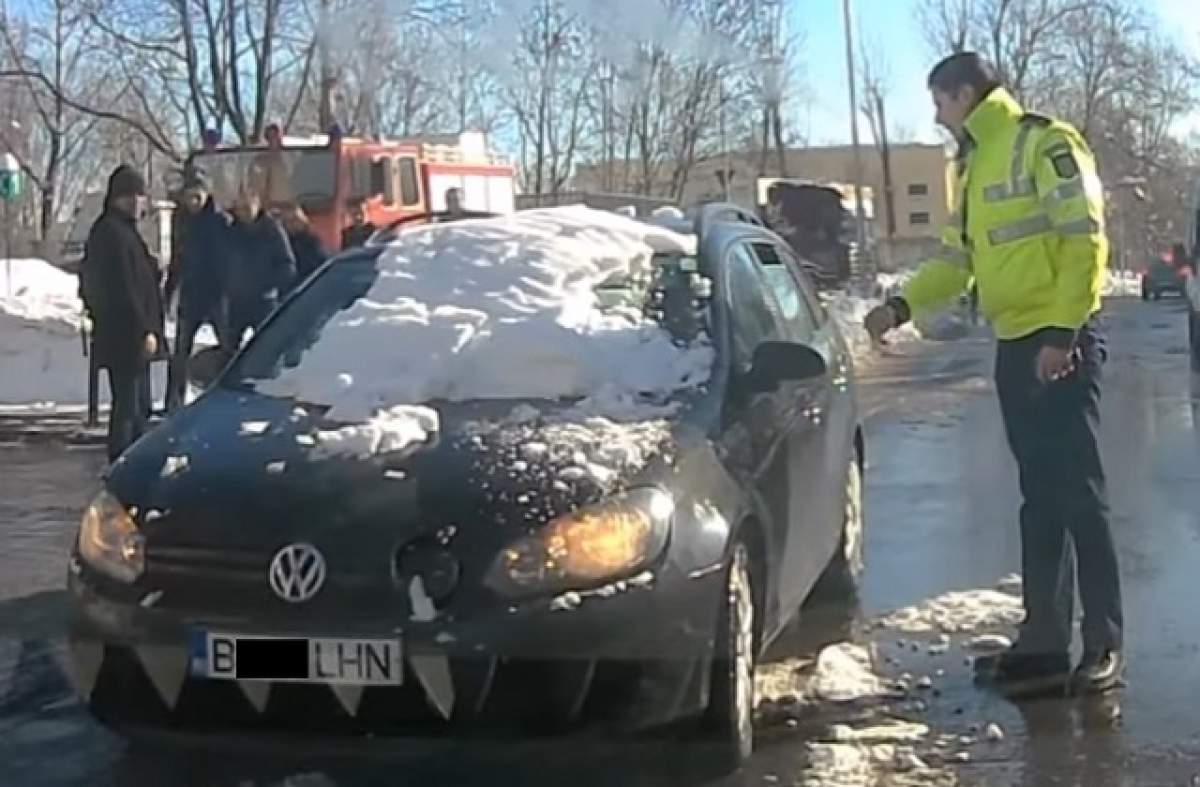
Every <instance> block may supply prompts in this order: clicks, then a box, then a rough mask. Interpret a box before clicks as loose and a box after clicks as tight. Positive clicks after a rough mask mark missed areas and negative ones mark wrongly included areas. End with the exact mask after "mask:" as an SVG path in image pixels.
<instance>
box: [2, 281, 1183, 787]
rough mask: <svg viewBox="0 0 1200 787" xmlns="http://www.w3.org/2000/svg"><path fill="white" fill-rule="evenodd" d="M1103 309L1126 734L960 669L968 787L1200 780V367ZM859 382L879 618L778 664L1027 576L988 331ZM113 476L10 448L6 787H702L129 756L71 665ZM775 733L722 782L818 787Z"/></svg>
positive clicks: (560, 762) (796, 747) (256, 756)
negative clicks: (975, 738)
mask: <svg viewBox="0 0 1200 787" xmlns="http://www.w3.org/2000/svg"><path fill="white" fill-rule="evenodd" d="M1107 313H1108V322H1109V333H1110V352H1111V358H1110V362H1109V364H1108V367H1107V369H1106V373H1107V380H1106V385H1105V400H1104V409H1103V418H1104V431H1103V440H1104V454H1105V459H1106V462H1107V465H1108V471H1109V478H1110V495H1111V499H1112V505H1113V516H1114V527H1115V530H1116V535H1117V540H1118V547H1119V550H1120V556H1121V560H1122V572H1123V576H1124V581H1125V594H1126V607H1127V610H1126V615H1127V619H1128V621H1129V630H1128V650H1129V656H1130V660H1131V663H1130V669H1129V682H1130V687H1129V688H1128V689H1127V690H1126V691H1125V692H1124V693H1123V694H1122V696H1121V697H1120V708H1121V713H1122V718H1121V721H1120V723H1113V722H1112V720H1111V713H1112V705H1111V704H1095V703H1088V704H1084V703H1081V702H1078V701H1068V700H1042V701H1037V702H1027V703H1023V704H1020V705H1016V704H1013V703H1011V702H1008V701H1006V700H1004V699H1002V698H1000V697H998V696H995V695H992V694H989V693H986V692H983V691H981V690H979V689H976V688H974V687H973V686H972V685H971V683H970V675H969V668H968V667H967V666H966V665H965V664H964V663H963V661H962V660H961V654H958V655H957V656H954V657H949V656H948V657H946V659H945V660H944V664H942V665H943V666H944V667H945V668H946V670H947V674H946V676H945V678H944V679H942V680H941V681H940V683H939V689H940V691H941V695H940V696H939V697H937V698H936V699H933V700H931V702H930V703H929V709H928V712H927V714H926V716H925V718H924V721H925V722H926V723H928V724H929V725H930V726H931V727H933V728H934V730H935V731H951V732H956V733H957V732H960V731H965V730H966V729H967V728H968V725H970V724H978V723H981V722H982V721H984V720H986V721H995V722H998V723H999V724H1001V725H1002V726H1003V728H1004V729H1005V730H1006V732H1007V738H1006V740H1005V741H1004V742H1003V743H1001V744H997V745H995V746H991V747H988V748H986V749H984V750H981V751H979V753H978V754H977V755H976V756H974V757H973V758H972V760H971V762H969V763H967V764H965V765H960V766H957V767H956V770H955V771H954V775H955V776H956V778H957V780H958V782H959V783H962V784H981V785H1053V784H1079V785H1088V786H1089V787H1107V786H1108V785H1126V784H1130V785H1134V784H1136V785H1189V784H1192V783H1193V782H1192V779H1193V776H1194V775H1195V774H1197V773H1200V707H1197V703H1196V701H1195V699H1194V697H1195V691H1194V688H1195V687H1196V686H1197V685H1200V658H1197V655H1198V651H1200V620H1198V616H1197V615H1196V613H1195V612H1194V609H1195V604H1194V601H1193V599H1194V597H1195V596H1194V590H1195V587H1196V583H1195V579H1194V578H1195V577H1196V575H1197V569H1196V567H1197V566H1200V483H1197V482H1198V481H1200V379H1198V378H1196V377H1193V375H1192V374H1191V372H1190V371H1189V368H1188V361H1187V354H1186V328H1185V313H1184V312H1183V311H1182V305H1181V304H1178V303H1174V302H1163V303H1157V304H1144V303H1141V302H1139V301H1133V300H1119V301H1113V302H1110V303H1109V305H1108V308H1107ZM862 377H863V389H862V400H863V405H864V408H865V410H866V412H867V416H868V418H867V434H868V463H869V468H868V474H867V487H866V490H867V501H866V502H867V506H868V509H867V510H868V521H867V526H868V538H867V559H868V573H867V576H866V581H865V585H864V587H863V592H862V599H861V609H859V610H857V611H856V613H857V614H856V616H853V617H850V616H847V615H846V614H845V613H846V611H845V610H837V609H814V610H807V611H806V613H805V615H806V621H807V624H808V625H807V626H806V627H804V628H802V629H799V630H797V631H796V632H793V634H792V636H789V637H788V638H787V641H786V642H784V643H781V644H780V645H779V646H778V647H776V648H775V658H777V659H783V660H787V659H800V658H803V657H805V656H807V655H809V654H811V653H812V651H813V650H814V649H815V648H816V647H818V646H819V644H821V643H823V642H829V641H834V640H837V639H841V638H844V637H846V636H851V637H855V638H859V639H864V638H873V639H874V640H875V641H876V642H877V644H878V645H879V647H880V648H881V649H882V648H889V647H892V646H893V645H894V644H895V643H894V641H891V640H894V636H893V635H889V634H881V633H879V632H875V633H873V634H871V633H866V632H865V630H864V629H863V628H862V627H860V626H858V625H856V620H862V619H869V618H872V617H874V616H876V615H878V614H880V613H882V612H886V611H888V610H891V609H894V608H896V607H899V606H904V605H907V604H912V603H917V602H920V601H922V600H924V599H927V598H929V597H932V596H936V595H938V594H940V593H943V592H945V591H948V590H956V589H969V588H978V587H991V586H993V585H994V584H995V582H996V580H997V578H999V577H1000V576H1002V575H1004V574H1007V573H1009V572H1011V571H1015V570H1017V569H1018V567H1019V566H1018V541H1017V528H1016V524H1015V523H1016V512H1017V501H1016V499H1015V497H1014V495H1015V490H1016V471H1015V467H1014V466H1013V465H1012V462H1011V460H1010V459H1009V456H1008V453H1007V448H1006V446H1005V444H1004V437H1003V431H1002V427H1001V423H1000V418H999V413H998V408H997V406H996V402H995V399H994V393H993V391H992V386H991V342H990V341H989V339H988V338H987V337H986V336H985V335H984V333H983V332H982V331H981V332H978V333H976V334H975V335H973V336H971V337H969V338H967V339H964V340H961V341H956V342H948V343H931V342H930V343H920V344H913V345H902V346H898V347H897V348H895V349H892V350H888V351H887V352H886V354H885V355H882V356H881V357H878V358H876V359H875V360H874V362H873V363H872V364H871V367H870V369H869V370H866V371H864V373H863V375H862ZM3 440H4V437H3V433H2V431H0V443H2V441H3ZM101 468H102V451H101V450H100V449H98V448H81V447H64V446H62V445H61V444H39V443H33V444H28V445H22V446H17V445H12V444H4V445H0V787H8V785H75V784H81V785H82V784H87V785H109V784H111V785H122V786H125V785H128V786H130V787H132V786H133V785H138V786H139V787H146V786H149V785H174V784H189V785H190V784H195V785H238V787H242V786H243V785H244V786H245V787H260V786H262V785H285V784H286V785H295V786H297V787H299V786H300V785H304V786H305V787H308V786H309V785H314V786H315V785H339V787H341V786H344V785H359V784H371V785H374V784H388V785H410V784H412V785H415V784H422V785H428V784H480V785H482V784H489V785H495V784H529V785H532V784H561V783H563V782H564V781H567V780H570V782H571V783H572V784H574V785H580V786H582V785H584V784H589V785H590V784H597V785H601V784H603V785H609V784H612V785H616V784H621V785H640V784H645V785H674V784H697V783H705V782H704V781H703V780H702V779H701V778H700V777H698V776H694V775H688V773H687V768H686V767H685V766H686V765H687V762H688V759H689V755H688V752H687V751H686V750H685V749H682V748H680V747H677V746H675V745H673V744H670V743H663V742H649V743H645V744H640V745H634V744H628V743H623V744H617V743H612V744H603V745H602V744H594V745H593V744H589V745H586V746H584V745H570V746H563V745H558V746H551V747H547V746H545V745H536V746H529V747H512V746H499V745H497V746H489V747H481V746H478V745H452V744H451V745H445V744H437V745H434V744H432V743H430V742H427V741H403V742H397V741H370V742H365V743H359V742H354V743H342V742H338V743H330V742H319V743H318V742H311V741H305V742H303V743H301V742H298V741H295V740H283V741H273V740H270V739H262V738H254V739H247V738H241V737H238V736H227V737H218V738H213V737H208V738H204V739H199V740H197V739H193V738H185V739H182V740H180V739H175V738H170V739H166V740H164V739H160V738H154V739H149V740H137V741H134V742H133V743H130V742H127V741H125V740H124V739H122V738H119V737H117V736H115V735H113V734H112V733H109V732H107V731H106V730H104V729H103V728H101V727H99V726H98V725H96V724H94V723H93V722H91V721H90V719H89V718H88V717H87V716H86V714H84V713H83V711H82V710H81V708H80V706H79V705H78V703H77V702H76V701H75V700H74V698H73V696H72V694H71V691H70V688H69V684H68V683H67V681H66V678H65V676H64V674H63V672H62V669H61V667H60V665H61V664H62V663H63V661H62V647H63V646H62V638H61V630H62V620H63V604H64V594H63V591H62V588H63V585H64V576H65V568H64V556H65V554H66V552H67V548H68V544H69V541H70V539H71V537H72V535H73V532H74V528H75V522H76V521H77V518H78V513H79V511H80V509H81V508H82V506H83V505H84V503H85V502H86V500H87V498H88V497H90V495H91V494H92V492H93V491H94V489H95V486H96V483H97V478H98V475H99V473H100V470H101ZM911 658H912V659H917V658H918V657H917V656H912V657H911ZM920 658H927V657H925V656H924V654H922V655H921V657H920ZM917 666H918V665H914V669H916V668H917ZM919 666H923V667H924V668H929V665H928V664H924V665H919ZM901 668H903V667H899V668H897V669H901ZM762 738H763V740H762V742H761V744H760V746H759V750H758V752H757V753H756V755H755V759H754V761H753V763H752V764H751V765H750V766H749V767H748V768H746V769H745V770H744V771H743V772H741V773H739V774H737V775H735V776H733V777H729V778H727V779H724V780H721V781H719V782H708V783H712V784H720V785H729V786H732V785H761V784H784V785H788V784H803V783H804V778H805V777H804V765H805V762H804V759H805V756H804V746H803V745H802V744H803V732H802V731H794V732H791V731H788V730H778V729H767V730H764V734H763V735H762ZM881 783H884V784H892V783H896V784H900V783H906V782H902V781H891V779H890V777H889V778H888V779H886V780H885V781H883V782H881ZM1196 783H1197V784H1200V781H1197V782H1196Z"/></svg>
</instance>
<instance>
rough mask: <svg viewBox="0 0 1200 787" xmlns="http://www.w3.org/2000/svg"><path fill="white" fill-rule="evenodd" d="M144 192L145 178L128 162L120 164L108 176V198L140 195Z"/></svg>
mask: <svg viewBox="0 0 1200 787" xmlns="http://www.w3.org/2000/svg"><path fill="white" fill-rule="evenodd" d="M145 193H146V179H145V178H143V177H142V176H141V175H140V174H138V171H137V170H135V169H134V168H133V167H131V166H129V165H128V164H122V165H121V166H119V167H117V168H116V169H114V170H113V173H112V175H110V176H109V177H108V199H109V200H114V199H118V198H119V197H141V196H143V195H145Z"/></svg>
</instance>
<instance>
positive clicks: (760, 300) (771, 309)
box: [725, 243, 786, 369]
mask: <svg viewBox="0 0 1200 787" xmlns="http://www.w3.org/2000/svg"><path fill="white" fill-rule="evenodd" d="M725 266H726V277H727V278H726V280H727V282H728V285H727V286H728V288H729V305H730V308H731V310H732V316H731V322H732V324H733V345H734V346H733V360H734V364H735V365H736V366H738V368H741V369H745V368H748V367H749V365H750V361H751V359H752V358H753V357H754V349H755V348H756V347H757V346H758V345H759V344H761V343H762V342H765V341H769V340H771V339H776V340H778V339H783V338H785V337H786V333H785V331H784V330H783V329H782V328H781V325H782V317H783V315H782V310H781V308H780V306H779V304H778V303H776V302H775V299H774V297H773V296H772V295H771V289H770V286H769V285H768V284H767V282H766V280H765V279H764V278H763V276H762V273H761V270H760V266H759V264H758V258H757V257H755V256H754V253H753V252H752V251H751V250H750V249H749V248H748V247H747V246H746V245H745V244H744V243H737V244H735V245H734V246H733V248H732V249H731V250H730V252H729V256H728V257H727V259H726V263H725Z"/></svg>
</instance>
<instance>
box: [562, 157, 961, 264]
mask: <svg viewBox="0 0 1200 787" xmlns="http://www.w3.org/2000/svg"><path fill="white" fill-rule="evenodd" d="M891 154H892V155H891V161H892V182H893V184H894V188H895V198H894V200H895V212H896V239H897V240H900V241H905V240H913V241H917V240H923V239H930V238H937V237H938V233H939V230H940V228H941V226H942V225H943V224H944V223H945V222H946V220H947V218H948V216H949V213H950V197H949V194H950V183H951V182H952V170H951V164H952V159H951V158H950V157H949V154H948V152H947V150H946V148H944V147H943V146H942V145H920V144H908V145H894V146H893V147H892V149H891ZM786 155H787V170H788V176H789V177H793V178H802V179H806V180H815V181H832V182H838V183H849V182H851V181H852V180H853V173H854V163H853V162H854V156H853V152H852V149H851V148H850V147H849V146H838V147H819V148H803V149H793V150H789V151H787V154H786ZM861 156H862V164H863V177H864V180H865V181H866V185H867V186H869V187H870V188H871V190H872V191H873V192H874V194H875V197H876V212H877V214H878V215H877V216H876V223H875V232H876V237H877V238H878V239H879V240H883V237H884V233H885V228H884V225H883V210H884V202H883V193H884V191H883V165H882V163H881V162H880V158H879V153H878V152H877V151H876V149H875V148H874V147H873V146H871V145H864V146H863V147H862V153H861ZM730 160H731V163H732V167H733V171H734V176H733V181H732V182H733V186H732V188H731V194H730V196H731V197H732V199H733V200H734V201H735V202H737V203H739V204H742V205H747V206H750V205H754V204H756V201H757V198H756V194H755V183H756V181H757V178H758V163H759V162H758V156H757V155H752V156H747V155H742V154H739V155H735V156H731V157H730ZM776 161H777V160H776V158H775V157H774V156H773V155H772V156H771V157H770V159H769V160H768V166H767V173H768V175H770V176H776V175H778V174H779V173H778V171H777V170H778V167H777V165H776ZM724 168H725V158H724V157H718V158H713V159H706V160H704V161H701V162H699V163H698V164H696V166H695V167H694V168H693V170H692V173H691V176H690V178H689V180H688V183H687V186H686V187H685V188H684V193H683V199H682V200H681V201H682V203H683V204H684V205H689V204H692V203H694V202H698V201H702V200H710V199H720V198H722V197H723V196H724V192H723V189H722V188H721V182H720V180H719V179H718V178H717V172H718V171H721V170H723V169H724ZM618 180H620V179H619V178H618ZM634 180H635V181H636V178H634ZM921 185H924V187H925V191H926V193H925V194H923V195H921V194H912V193H910V187H912V186H916V187H917V190H919V187H920V186H921ZM602 186H603V181H602V179H601V177H600V172H599V170H598V169H597V168H595V167H589V166H583V167H580V168H579V170H578V171H577V172H576V175H575V187H576V188H577V189H580V190H582V191H602V190H603V188H602ZM668 188H669V184H668V183H659V184H655V188H654V191H655V193H659V194H661V193H664V192H665V191H667V190H668ZM920 214H927V216H928V223H924V224H923V223H920V221H921V219H922V216H921V215H920ZM914 220H915V221H914Z"/></svg>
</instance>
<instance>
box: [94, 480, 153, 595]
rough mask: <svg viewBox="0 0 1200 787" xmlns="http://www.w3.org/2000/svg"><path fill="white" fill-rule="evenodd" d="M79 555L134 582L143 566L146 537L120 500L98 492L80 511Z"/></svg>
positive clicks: (122, 578) (110, 572) (121, 578)
mask: <svg viewBox="0 0 1200 787" xmlns="http://www.w3.org/2000/svg"><path fill="white" fill-rule="evenodd" d="M79 555H80V557H82V558H83V560H84V561H85V562H86V563H87V564H88V565H90V566H91V567H92V568H94V569H96V570H97V571H100V572H102V573H104V574H107V575H108V576H110V577H112V578H113V579H116V580H119V581H121V582H133V581H135V580H136V579H137V578H138V577H140V576H141V575H142V571H144V570H145V568H146V539H145V537H144V536H143V535H142V534H141V533H140V532H139V531H138V528H137V524H136V523H134V521H133V517H131V516H130V515H129V511H127V510H126V508H125V506H123V505H121V501H120V500H117V498H115V497H113V496H112V495H111V494H109V493H108V492H101V493H100V494H98V495H96V497H95V499H94V500H92V502H91V505H89V506H88V507H87V510H86V511H84V512H83V522H82V523H81V524H80V527H79Z"/></svg>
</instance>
